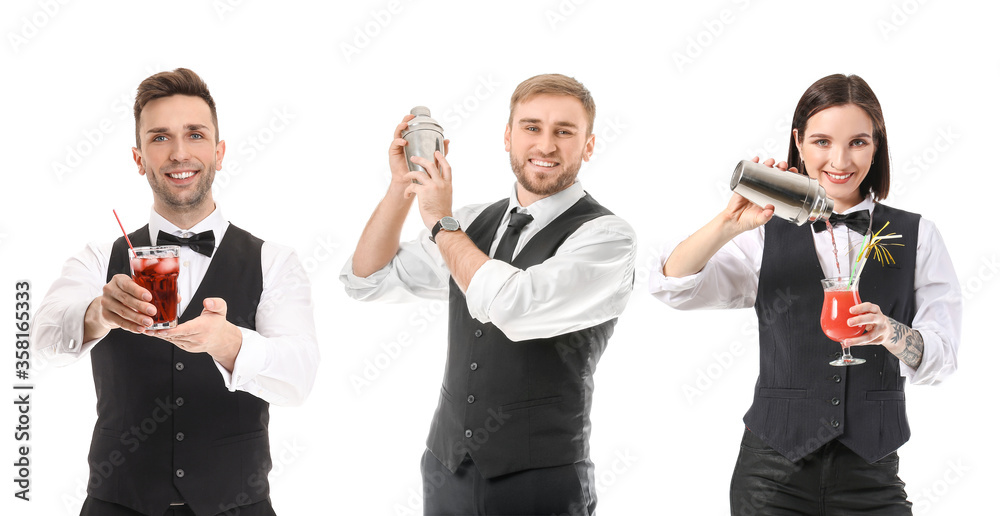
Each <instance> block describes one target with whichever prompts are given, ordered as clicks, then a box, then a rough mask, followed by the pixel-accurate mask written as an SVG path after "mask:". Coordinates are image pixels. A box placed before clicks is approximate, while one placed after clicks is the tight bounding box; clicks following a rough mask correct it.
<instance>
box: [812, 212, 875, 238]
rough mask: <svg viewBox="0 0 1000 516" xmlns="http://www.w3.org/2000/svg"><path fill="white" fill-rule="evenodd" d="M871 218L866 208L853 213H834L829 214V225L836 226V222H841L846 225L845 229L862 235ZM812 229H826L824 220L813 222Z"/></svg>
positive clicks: (818, 230) (866, 229)
mask: <svg viewBox="0 0 1000 516" xmlns="http://www.w3.org/2000/svg"><path fill="white" fill-rule="evenodd" d="M871 220H872V217H871V214H869V213H868V210H860V211H855V212H853V213H848V214H847V215H840V214H837V213H834V214H833V215H831V216H830V225H831V226H836V225H837V224H843V225H845V226H847V229H850V230H853V231H854V232H855V233H861V234H862V235H864V234H866V233H868V226H870V225H871ZM813 231H815V232H816V233H819V232H820V231H826V222H823V221H822V220H817V221H816V222H813Z"/></svg>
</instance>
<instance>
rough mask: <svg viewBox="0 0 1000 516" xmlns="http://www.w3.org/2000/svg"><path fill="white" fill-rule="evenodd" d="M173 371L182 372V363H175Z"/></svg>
mask: <svg viewBox="0 0 1000 516" xmlns="http://www.w3.org/2000/svg"><path fill="white" fill-rule="evenodd" d="M174 369H176V370H178V371H183V370H184V362H177V363H176V364H174Z"/></svg>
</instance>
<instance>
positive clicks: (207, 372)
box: [87, 225, 271, 516]
mask: <svg viewBox="0 0 1000 516" xmlns="http://www.w3.org/2000/svg"><path fill="white" fill-rule="evenodd" d="M129 239H130V240H131V241H132V245H134V246H146V245H150V242H149V229H148V226H146V227H143V228H142V229H140V230H138V231H136V232H135V233H132V234H130V235H129ZM262 244H263V242H262V241H261V240H260V239H258V238H256V237H254V236H252V235H250V234H249V233H247V232H246V231H243V230H242V229H239V228H237V227H236V226H233V225H230V226H229V229H228V230H227V231H226V234H225V237H224V238H223V239H222V242H221V243H220V244H219V247H218V249H217V250H216V252H215V255H214V257H213V258H212V262H211V264H210V265H209V268H208V271H207V273H206V274H205V278H204V280H202V282H201V285H200V286H199V287H198V290H197V292H196V293H195V294H194V295H193V298H192V299H191V300H189V302H188V306H187V309H186V310H185V311H184V313H183V314H181V316H180V321H179V322H180V323H184V322H186V321H189V320H191V319H194V318H195V317H197V316H198V315H200V314H201V311H202V306H203V305H202V302H203V300H204V299H205V298H207V297H220V298H223V299H225V300H226V304H227V306H228V311H227V316H226V319H227V320H229V322H231V323H233V324H235V325H237V326H241V327H244V328H249V329H254V319H255V315H256V311H257V304H258V302H259V301H260V295H261V291H262V289H263V279H262V273H261V262H260V250H261V245H262ZM127 251H128V246H127V245H126V243H125V239H124V238H119V239H118V240H117V241H116V242H115V244H114V247H113V248H112V251H111V260H110V263H109V267H108V280H109V281H110V279H111V277H112V276H114V275H115V274H126V275H128V274H129V265H128V252H127ZM90 357H91V363H92V365H93V369H94V386H95V387H96V389H97V424H96V425H95V427H94V436H93V441H92V442H91V446H90V456H89V459H88V460H89V462H90V481H89V483H88V488H87V493H88V494H90V495H91V496H93V497H95V498H99V499H101V500H106V501H109V502H114V503H117V504H120V505H124V506H126V507H130V508H132V509H135V510H137V511H139V512H142V513H143V514H150V515H152V514H156V515H159V514H163V513H164V512H166V510H167V507H168V505H169V504H170V503H171V502H177V501H183V502H186V503H187V504H188V505H189V506H190V507H191V508H192V509H193V510H194V512H195V514H198V515H199V516H201V515H214V514H218V513H220V512H222V511H223V510H225V509H226V508H227V507H232V506H237V505H246V504H249V503H254V502H257V501H261V500H265V499H267V497H268V483H267V473H268V471H270V469H271V456H270V447H269V445H268V438H267V422H268V404H267V402H265V401H263V400H261V399H260V398H257V397H255V396H252V395H250V394H248V393H246V392H242V391H236V392H229V390H227V389H226V387H225V384H224V382H223V380H222V377H221V375H220V374H219V370H218V369H217V367H216V365H215V362H214V361H213V360H212V357H211V356H209V355H208V354H207V353H188V352H186V351H183V350H181V349H180V348H178V347H176V346H174V345H173V344H170V343H169V342H167V341H164V340H161V339H156V338H153V337H148V336H145V335H136V334H133V333H129V332H127V331H124V330H121V329H116V330H113V331H111V332H110V333H109V334H108V335H107V336H106V337H104V339H103V340H102V341H101V342H99V343H98V344H97V345H96V346H94V348H93V350H92V351H91V353H90Z"/></svg>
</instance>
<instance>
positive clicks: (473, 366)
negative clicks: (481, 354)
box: [469, 362, 479, 371]
mask: <svg viewBox="0 0 1000 516" xmlns="http://www.w3.org/2000/svg"><path fill="white" fill-rule="evenodd" d="M469 369H472V370H473V371H475V370H476V369H479V364H477V363H475V362H473V363H471V364H469Z"/></svg>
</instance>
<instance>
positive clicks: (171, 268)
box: [153, 258, 180, 274]
mask: <svg viewBox="0 0 1000 516" xmlns="http://www.w3.org/2000/svg"><path fill="white" fill-rule="evenodd" d="M153 270H154V271H156V273H157V274H173V273H176V272H178V271H179V270H180V266H179V265H178V263H177V258H161V259H160V260H159V263H157V264H156V267H155V269H153Z"/></svg>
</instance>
